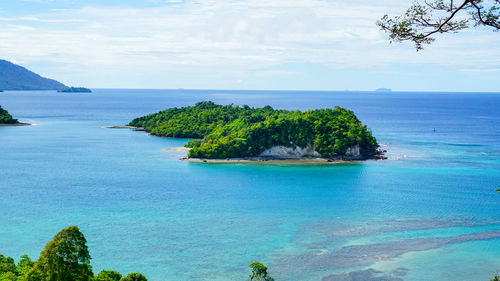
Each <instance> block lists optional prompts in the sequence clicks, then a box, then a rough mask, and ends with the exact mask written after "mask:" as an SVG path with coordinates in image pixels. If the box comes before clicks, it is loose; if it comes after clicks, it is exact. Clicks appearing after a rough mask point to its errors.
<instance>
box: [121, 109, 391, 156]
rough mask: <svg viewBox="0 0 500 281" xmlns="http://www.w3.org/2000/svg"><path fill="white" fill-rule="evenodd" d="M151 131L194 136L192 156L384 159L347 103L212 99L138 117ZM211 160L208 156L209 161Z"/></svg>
mask: <svg viewBox="0 0 500 281" xmlns="http://www.w3.org/2000/svg"><path fill="white" fill-rule="evenodd" d="M128 126H130V127H133V128H141V129H143V130H145V131H147V132H149V133H150V134H151V135H154V136H162V137H173V138H188V139H193V140H191V141H189V142H188V143H187V144H186V147H187V148H190V150H189V152H188V157H187V159H188V160H189V159H191V160H198V161H199V160H204V159H209V160H213V159H219V160H228V161H229V160H235V161H239V160H248V161H254V160H259V161H260V160H273V159H274V160H276V159H280V160H285V159H287V160H289V159H321V160H324V161H334V160H349V161H350V160H365V159H383V158H384V156H383V153H382V151H380V150H378V147H379V145H378V143H377V141H376V139H375V137H374V136H373V135H372V133H371V131H370V130H369V129H368V128H367V127H366V126H365V125H363V124H362V123H361V121H359V119H358V118H357V117H356V115H355V114H354V113H353V112H352V111H350V110H348V109H345V108H341V107H338V106H337V107H335V108H333V109H331V108H329V109H316V110H307V111H299V110H294V111H289V110H279V109H273V108H272V107H271V106H265V107H262V108H253V107H249V106H247V105H244V106H234V105H232V104H231V105H218V104H215V103H213V102H211V101H205V102H198V103H196V105H194V106H187V107H182V108H171V109H167V110H164V111H160V112H158V113H155V114H151V115H147V116H143V117H139V118H136V119H134V120H132V121H131V122H130V123H129V124H128ZM204 162H205V161H204Z"/></svg>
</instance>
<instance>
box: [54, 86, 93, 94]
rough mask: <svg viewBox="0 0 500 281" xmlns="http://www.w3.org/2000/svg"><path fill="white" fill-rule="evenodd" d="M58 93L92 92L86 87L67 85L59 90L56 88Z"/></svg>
mask: <svg viewBox="0 0 500 281" xmlns="http://www.w3.org/2000/svg"><path fill="white" fill-rule="evenodd" d="M58 92H60V93H92V91H91V90H90V89H88V88H84V87H67V88H64V89H61V90H58Z"/></svg>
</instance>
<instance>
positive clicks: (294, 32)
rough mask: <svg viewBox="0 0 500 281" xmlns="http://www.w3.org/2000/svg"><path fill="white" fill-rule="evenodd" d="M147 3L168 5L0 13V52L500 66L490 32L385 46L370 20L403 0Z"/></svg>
mask: <svg viewBox="0 0 500 281" xmlns="http://www.w3.org/2000/svg"><path fill="white" fill-rule="evenodd" d="M154 2H157V3H160V2H165V3H167V2H168V4H167V5H165V6H164V7H156V8H127V7H106V6H88V7H83V8H78V9H72V10H67V9H66V10H52V11H50V12H46V13H41V14H36V15H34V14H33V15H32V14H30V15H24V16H23V17H16V18H0V53H2V54H4V55H5V56H6V57H7V58H15V59H16V60H17V61H21V62H24V63H31V62H37V61H52V62H58V63H60V64H61V65H62V64H66V65H72V66H75V65H80V66H86V67H88V69H92V67H94V68H98V69H97V70H96V71H99V68H102V67H104V68H105V67H106V66H109V67H122V68H126V67H138V66H142V67H151V68H154V69H155V71H156V70H159V69H163V70H165V71H172V70H176V71H186V72H188V71H196V72H198V73H225V72H231V73H241V74H242V75H244V74H245V73H249V72H252V71H254V70H256V69H264V68H268V67H273V66H277V65H280V64H284V63H287V62H304V63H314V64H320V65H323V66H326V67H328V68H330V69H377V68H379V69H384V68H386V67H388V66H390V65H391V64H405V63H406V64H413V65H418V66H422V67H426V65H432V67H435V66H436V65H439V66H441V67H446V68H453V69H456V70H457V71H460V70H464V69H468V70H474V69H476V70H478V71H479V70H481V71H484V70H485V69H498V68H499V65H500V61H499V59H498V57H499V56H498V50H496V49H492V48H491V46H498V45H500V38H499V36H497V35H493V34H489V33H488V34H484V33H483V32H474V33H464V34H462V35H451V36H447V37H446V38H445V39H440V40H438V41H437V42H436V44H434V45H433V46H432V47H430V48H428V49H427V50H425V51H423V52H421V53H416V52H415V51H414V49H413V46H411V45H410V44H404V45H389V44H388V41H387V36H386V35H385V34H383V33H382V32H381V31H379V30H378V29H377V27H376V26H375V21H376V20H377V19H378V18H380V17H381V16H382V15H383V14H385V13H400V12H401V11H402V10H404V8H405V7H407V5H408V4H409V3H410V2H409V1H406V0H405V1H398V0H394V1H368V0H366V1H327V0H309V1H307V0H300V1H298V0H288V1H284V0H279V1H278V0H247V1H244V0H238V1H214V0H205V1H201V0H200V1H159V0H156V1H154ZM172 3H175V5H171V4H172ZM462 46H467V47H466V48H464V47H462ZM471 50H475V51H473V52H472V51H471ZM495 58H497V59H495ZM84 68H85V67H82V69H84ZM292 72H293V71H292Z"/></svg>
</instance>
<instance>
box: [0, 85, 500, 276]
mask: <svg viewBox="0 0 500 281" xmlns="http://www.w3.org/2000/svg"><path fill="white" fill-rule="evenodd" d="M201 100H212V101H214V102H217V103H222V104H228V103H234V104H249V105H251V106H264V105H267V104H269V105H271V106H273V107H275V108H284V109H311V108H324V107H332V106H335V105H340V106H343V107H347V108H349V109H352V110H353V111H354V112H355V113H356V114H357V115H358V117H359V118H360V119H361V120H362V121H363V123H365V124H366V125H368V127H370V128H371V129H372V131H373V133H374V135H375V136H376V137H377V139H378V141H379V142H380V143H381V144H382V145H383V147H384V148H385V149H387V150H388V157H389V159H388V160H385V161H366V162H362V163H352V164H339V165H328V166H306V167H297V166H284V167H281V166H259V165H206V164H199V163H189V162H184V161H179V160H178V158H179V157H181V156H182V155H183V154H184V153H183V152H178V151H167V150H165V148H166V147H177V146H182V145H183V144H184V143H185V142H186V140H179V139H168V138H157V137H151V136H148V135H147V134H145V133H143V132H135V131H132V130H127V129H104V128H102V126H109V125H122V124H125V123H127V122H128V121H130V120H131V119H132V118H134V117H137V116H141V115H144V114H148V113H153V112H156V111H159V110H162V109H165V108H169V107H174V106H184V105H191V104H193V103H195V102H196V101H201ZM0 105H2V106H3V107H4V108H6V109H8V110H9V112H11V113H12V114H13V115H15V116H16V117H17V118H19V119H21V121H26V122H30V123H34V124H36V125H35V126H29V127H0V143H1V146H0V156H1V158H0V160H1V161H0V192H1V196H0V253H3V254H6V255H9V256H13V257H15V258H16V260H17V259H18V257H19V256H20V255H22V254H25V253H28V254H29V255H30V256H32V257H34V258H36V257H38V254H39V253H40V251H41V250H42V248H43V246H44V245H45V243H46V242H47V241H49V240H50V239H51V237H52V236H53V235H54V234H55V233H57V232H58V231H59V230H60V229H62V228H64V227H66V226H69V225H78V226H79V227H80V228H81V230H82V231H83V232H84V234H85V236H86V237H87V240H88V244H89V246H90V250H91V255H92V257H93V260H92V264H93V268H94V272H98V271H100V270H101V269H115V270H118V271H120V272H123V273H127V272H133V271H139V272H142V273H144V274H146V275H147V276H148V277H150V280H153V281H156V280H245V279H246V276H247V275H248V270H247V266H248V264H249V263H250V262H251V261H254V260H258V261H262V262H264V263H265V264H266V265H268V266H269V268H270V272H271V273H272V275H273V276H274V277H275V278H276V280H291V281H294V280H297V281H299V280H302V281H303V280H322V279H323V278H324V280H340V279H338V278H341V277H342V274H344V275H349V274H351V277H354V278H358V280H359V278H362V279H363V280H369V278H375V277H376V276H386V279H388V280H390V279H389V277H390V278H396V279H394V280H415V281H417V280H489V279H488V278H490V277H491V276H492V275H493V273H494V272H495V271H496V270H498V269H500V232H499V231H500V195H498V194H497V193H495V192H494V191H493V190H494V188H500V160H499V159H500V111H499V109H500V94H494V93H491V94H487V93H374V92H271V91H258V92H257V91H206V90H198V91H188V90H99V89H97V90H94V93H92V94H62V93H55V92H50V91H46V92H4V93H1V94H0ZM368 269H374V270H376V271H374V270H368ZM352 272H354V273H352ZM339 276H340V277H339ZM356 276H357V277H356ZM344 277H345V276H344ZM336 278H337V279H336Z"/></svg>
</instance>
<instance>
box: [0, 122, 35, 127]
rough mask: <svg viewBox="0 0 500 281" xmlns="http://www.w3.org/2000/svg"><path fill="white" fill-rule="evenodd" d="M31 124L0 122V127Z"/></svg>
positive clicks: (28, 124) (27, 124)
mask: <svg viewBox="0 0 500 281" xmlns="http://www.w3.org/2000/svg"><path fill="white" fill-rule="evenodd" d="M31 125H32V124H30V123H12V124H7V123H0V127H19V126H31Z"/></svg>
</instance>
